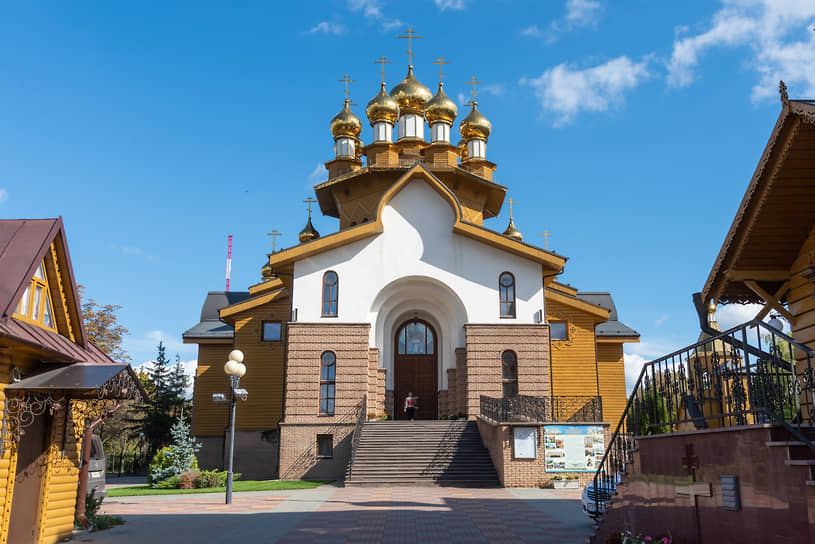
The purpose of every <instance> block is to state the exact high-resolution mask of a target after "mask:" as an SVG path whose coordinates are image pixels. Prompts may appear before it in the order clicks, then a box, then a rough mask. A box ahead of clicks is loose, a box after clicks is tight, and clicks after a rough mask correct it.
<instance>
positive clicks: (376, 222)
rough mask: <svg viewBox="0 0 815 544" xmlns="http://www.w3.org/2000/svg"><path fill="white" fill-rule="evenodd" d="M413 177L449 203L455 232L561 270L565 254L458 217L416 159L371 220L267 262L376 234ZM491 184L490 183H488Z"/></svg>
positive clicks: (445, 190)
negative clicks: (389, 207)
mask: <svg viewBox="0 0 815 544" xmlns="http://www.w3.org/2000/svg"><path fill="white" fill-rule="evenodd" d="M414 179H424V180H425V181H426V182H427V183H428V184H429V185H430V186H431V187H432V188H433V189H435V190H436V191H437V192H438V193H439V194H440V195H441V196H442V197H444V198H445V199H446V200H447V201H448V202H449V203H450V205H451V207H452V208H453V210H454V212H455V215H456V220H455V223H454V224H453V232H455V233H456V234H460V235H463V236H467V237H468V238H472V239H474V240H476V241H478V242H481V243H484V244H487V245H491V246H493V247H496V248H498V249H501V250H504V251H507V252H509V253H513V254H515V255H518V256H520V257H523V258H525V259H529V260H531V261H535V262H538V263H540V264H542V265H545V267H546V268H547V269H551V270H561V269H562V268H563V266H564V265H565V264H566V260H567V258H566V257H564V256H562V255H558V254H557V253H554V252H552V251H549V250H545V249H541V248H539V247H536V246H533V245H531V244H526V243H524V242H521V241H518V240H514V239H512V238H508V237H507V236H504V235H502V234H500V233H498V232H495V231H492V230H490V229H487V228H484V227H482V226H479V225H475V224H473V223H468V222H466V221H464V220H463V219H462V211H461V203H460V202H459V200H458V197H457V196H456V195H455V193H454V192H453V191H452V190H450V188H449V187H448V186H447V185H445V184H444V182H443V181H441V180H440V179H439V178H438V177H437V176H436V175H435V174H434V173H433V172H432V171H430V169H429V168H428V167H427V166H425V165H424V164H423V163H421V162H417V163H416V164H414V165H413V167H411V168H410V169H408V170H407V171H406V172H404V173H403V174H402V175H401V176H400V177H399V179H398V180H396V182H395V183H394V184H393V185H392V186H391V187H390V188H389V189H388V190H387V191H385V193H384V194H383V195H382V198H381V199H380V201H379V204H378V206H377V212H376V217H375V218H374V219H373V220H372V221H368V222H367V223H362V224H360V225H356V226H354V227H351V228H347V229H344V230H341V231H339V232H335V233H333V234H329V235H327V236H323V237H321V238H318V239H316V240H311V241H310V242H304V243H301V244H299V245H297V246H294V247H290V248H287V249H283V250H281V251H278V252H277V253H273V254H271V255H269V263H270V264H271V265H272V267H273V268H278V269H279V267H280V266H283V265H286V264H290V263H293V262H296V261H299V260H302V259H305V258H308V257H311V256H312V255H317V254H319V253H322V252H323V251H327V250H329V249H333V248H336V247H340V246H343V245H346V244H350V243H351V242H355V241H357V240H362V239H364V238H368V237H370V236H376V235H378V234H380V233H381V232H382V229H383V226H382V217H381V212H382V209H384V207H385V206H386V205H387V204H388V202H390V200H391V198H393V197H394V196H395V195H396V194H398V193H399V191H401V190H402V188H403V187H405V186H406V185H407V184H408V183H409V182H411V181H413V180H414ZM332 181H333V180H332ZM487 183H489V182H487ZM491 185H494V184H492V183H491ZM504 190H505V189H504Z"/></svg>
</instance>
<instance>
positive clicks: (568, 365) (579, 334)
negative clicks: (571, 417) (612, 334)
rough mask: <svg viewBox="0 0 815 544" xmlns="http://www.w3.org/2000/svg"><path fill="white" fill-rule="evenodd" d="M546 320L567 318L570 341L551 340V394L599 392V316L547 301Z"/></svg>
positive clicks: (590, 393)
mask: <svg viewBox="0 0 815 544" xmlns="http://www.w3.org/2000/svg"><path fill="white" fill-rule="evenodd" d="M546 319H547V321H567V322H568V325H567V328H568V331H569V339H568V341H558V340H552V394H553V395H554V396H593V395H597V364H596V352H595V349H594V326H595V323H596V319H597V318H596V317H594V316H592V315H590V314H588V313H586V312H581V311H580V310H577V309H575V308H572V307H570V306H567V305H565V304H562V303H560V302H555V301H553V300H547V301H546Z"/></svg>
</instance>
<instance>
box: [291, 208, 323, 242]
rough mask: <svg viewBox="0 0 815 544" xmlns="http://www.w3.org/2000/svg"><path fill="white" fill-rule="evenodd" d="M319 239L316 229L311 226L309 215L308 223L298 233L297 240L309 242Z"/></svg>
mask: <svg viewBox="0 0 815 544" xmlns="http://www.w3.org/2000/svg"><path fill="white" fill-rule="evenodd" d="M319 237H320V233H319V232H317V229H315V228H314V225H312V224H311V214H309V216H308V223H306V226H305V228H304V229H303V230H301V231H300V234H299V235H298V236H297V238H298V239H299V240H300V242H308V241H311V240H316V239H317V238H319Z"/></svg>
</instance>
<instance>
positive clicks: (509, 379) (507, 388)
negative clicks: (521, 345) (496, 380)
mask: <svg viewBox="0 0 815 544" xmlns="http://www.w3.org/2000/svg"><path fill="white" fill-rule="evenodd" d="M501 385H502V388H503V390H504V398H507V397H514V396H515V395H517V394H518V357H517V356H516V355H515V352H514V351H509V350H507V351H505V352H504V353H502V354H501Z"/></svg>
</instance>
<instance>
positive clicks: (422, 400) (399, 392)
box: [393, 318, 439, 419]
mask: <svg viewBox="0 0 815 544" xmlns="http://www.w3.org/2000/svg"><path fill="white" fill-rule="evenodd" d="M394 347H395V350H394V351H395V354H394V361H393V369H394V386H393V397H394V412H395V413H394V416H395V418H396V419H405V418H406V414H405V412H403V411H402V409H403V408H404V406H405V398H406V397H407V395H408V393H413V395H414V396H415V397H417V403H416V404H417V408H416V415H415V418H416V419H436V416H437V414H436V406H437V405H438V398H437V397H438V394H439V393H438V391H439V388H438V369H437V365H438V356H437V353H438V337H437V336H436V331H435V330H434V329H433V327H432V326H431V325H430V323H428V322H427V321H423V320H421V319H417V318H414V319H411V320H410V321H405V322H404V323H402V325H401V326H400V327H399V328H398V329H397V331H396V338H395V339H394Z"/></svg>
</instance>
